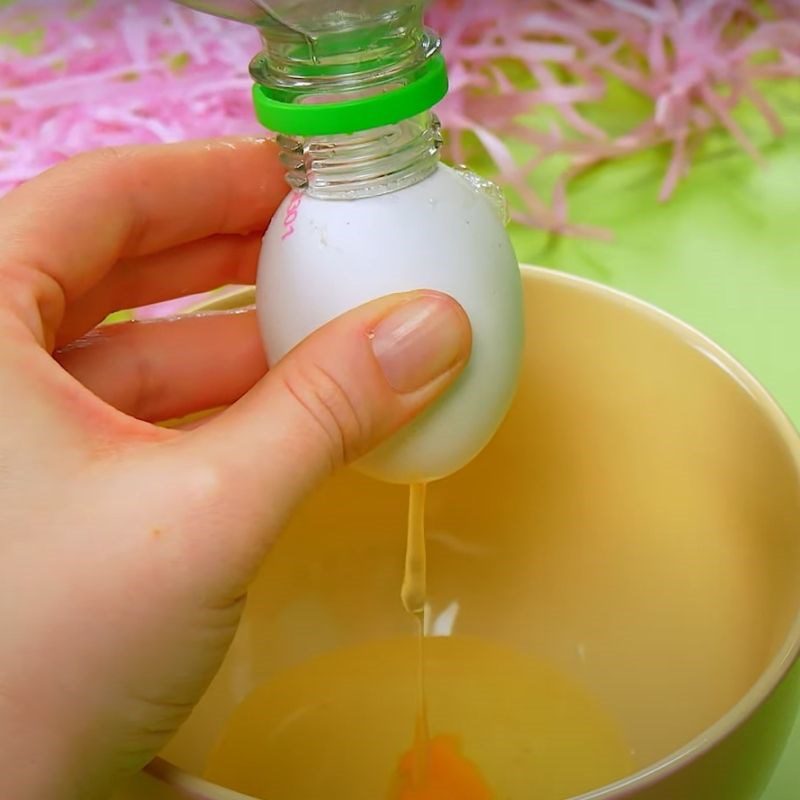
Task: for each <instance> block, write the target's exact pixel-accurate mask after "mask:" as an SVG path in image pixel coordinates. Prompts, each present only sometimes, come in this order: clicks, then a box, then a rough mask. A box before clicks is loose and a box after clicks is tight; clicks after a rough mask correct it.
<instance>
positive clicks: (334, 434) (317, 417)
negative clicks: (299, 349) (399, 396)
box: [283, 363, 370, 468]
mask: <svg viewBox="0 0 800 800" xmlns="http://www.w3.org/2000/svg"><path fill="white" fill-rule="evenodd" d="M283 380H284V385H285V386H286V388H287V390H288V391H289V393H290V394H291V395H292V396H293V397H294V399H295V400H296V401H297V402H298V403H299V404H300V405H301V406H302V407H303V409H304V410H305V412H306V413H307V414H308V417H309V419H310V420H311V421H312V422H313V424H314V425H315V426H316V427H317V428H318V429H319V430H320V431H321V433H322V434H323V435H324V436H325V438H326V440H327V442H328V445H329V452H330V455H331V466H332V467H334V468H335V467H337V466H339V465H341V464H342V463H347V462H350V461H352V460H353V459H355V458H357V457H358V456H359V455H361V452H362V448H363V445H364V442H365V441H366V440H367V439H368V436H369V428H370V425H369V415H368V414H366V413H365V412H364V410H363V409H361V408H359V406H358V405H357V403H356V402H355V401H354V400H353V398H352V397H351V395H350V393H349V392H348V391H347V390H346V389H345V387H344V386H343V385H342V383H341V381H339V380H338V379H337V378H336V377H335V376H334V375H333V374H331V372H330V371H329V370H327V369H325V368H324V367H322V366H321V365H319V364H314V363H312V364H305V365H303V366H302V367H295V368H293V369H290V370H287V372H286V374H285V375H284V378H283Z"/></svg>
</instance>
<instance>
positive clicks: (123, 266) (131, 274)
mask: <svg viewBox="0 0 800 800" xmlns="http://www.w3.org/2000/svg"><path fill="white" fill-rule="evenodd" d="M260 249H261V234H260V233H255V234H250V235H237V234H229V235H219V236H212V237H210V238H208V239H202V240H200V241H198V242H189V243H188V244H183V245H178V246H177V247H173V248H170V249H169V250H164V251H162V252H160V253H155V254H153V255H150V256H142V257H140V258H136V259H132V260H130V261H123V262H122V263H120V264H118V265H117V266H116V267H114V269H112V270H111V272H109V273H108V275H106V277H105V278H104V279H103V280H102V281H101V282H100V283H99V284H98V285H97V286H95V287H94V288H92V289H90V290H89V291H88V292H87V293H86V294H85V295H84V296H83V297H81V298H79V299H78V300H77V301H76V302H75V303H73V304H72V305H71V306H70V307H69V308H68V309H67V311H66V314H65V316H64V321H63V322H62V324H61V327H60V328H59V329H58V333H57V335H56V347H63V346H64V345H66V344H68V343H69V342H71V341H72V340H73V339H76V338H78V337H79V336H82V335H83V334H84V333H86V332H87V331H89V330H91V329H92V328H94V327H95V326H96V325H98V324H99V323H100V322H102V321H103V320H104V319H105V318H106V317H107V316H108V315H109V314H110V313H112V312H114V311H119V310H121V309H126V308H138V307H139V306H145V305H150V304H151V303H160V302H161V301H163V300H171V299H173V298H175V297H186V296H188V295H192V294H197V293H200V292H205V291H210V290H211V289H217V288H219V287H220V286H223V285H226V284H251V283H254V282H255V277H256V269H257V266H258V254H259V251H260Z"/></svg>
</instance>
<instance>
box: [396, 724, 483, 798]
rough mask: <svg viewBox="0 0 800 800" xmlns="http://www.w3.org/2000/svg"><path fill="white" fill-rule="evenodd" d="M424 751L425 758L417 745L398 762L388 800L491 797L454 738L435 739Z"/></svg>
mask: <svg viewBox="0 0 800 800" xmlns="http://www.w3.org/2000/svg"><path fill="white" fill-rule="evenodd" d="M424 747H425V748H426V752H425V753H424V754H421V753H420V752H419V745H417V746H415V747H414V748H413V749H411V750H410V751H409V752H407V753H406V754H405V755H404V756H403V757H402V758H401V759H400V763H399V765H398V768H397V774H396V777H395V784H394V787H393V791H392V793H391V795H390V800H491V797H492V793H491V792H490V791H489V788H488V786H487V785H486V783H485V781H484V780H483V777H482V776H481V774H480V772H479V771H478V768H477V767H476V766H475V764H473V763H472V762H471V761H470V760H469V759H468V758H466V757H465V756H464V755H463V754H462V753H461V747H460V745H459V742H458V739H456V737H454V736H445V735H442V736H435V737H433V738H432V739H430V741H428V742H427V744H426V745H424ZM423 759H424V762H425V763H424V768H423V769H420V767H419V764H420V760H423Z"/></svg>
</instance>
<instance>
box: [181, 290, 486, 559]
mask: <svg viewBox="0 0 800 800" xmlns="http://www.w3.org/2000/svg"><path fill="white" fill-rule="evenodd" d="M470 348H471V329H470V324H469V320H468V318H467V316H466V314H465V312H464V311H463V309H462V308H461V306H460V305H458V303H456V302H455V301H454V300H453V299H451V298H449V297H448V296H446V295H442V294H438V293H435V292H430V291H420V292H411V293H407V294H399V295H392V296H389V297H385V298H382V299H380V300H376V301H374V302H372V303H368V304H367V305H364V306H361V307H359V308H357V309H355V310H353V311H350V312H348V313H347V314H345V315H343V316H341V317H339V318H337V319H335V320H334V321H332V322H330V323H329V324H327V325H326V326H324V327H323V328H321V329H320V330H318V331H317V332H315V333H314V334H312V335H311V336H310V337H309V338H308V339H306V340H305V341H303V342H302V343H301V344H300V345H298V346H297V347H296V348H295V349H294V350H293V351H291V352H290V353H289V354H288V355H287V356H286V357H285V358H283V359H282V360H281V361H280V362H279V363H278V364H277V365H276V366H275V367H274V368H273V369H272V370H271V371H270V372H269V374H268V375H266V376H265V378H263V379H262V381H261V382H260V383H259V384H257V385H256V387H255V388H254V389H252V390H251V391H250V392H249V393H248V394H247V395H245V397H243V398H242V399H241V400H240V401H239V402H238V403H237V404H236V405H234V406H233V407H231V408H230V409H228V410H227V411H226V412H224V413H223V414H222V415H220V416H219V417H218V418H217V419H215V420H213V421H212V422H210V423H208V424H207V425H205V426H203V427H202V428H200V429H198V430H196V431H193V432H192V433H191V434H189V436H188V437H187V439H186V440H185V443H186V446H187V447H188V448H189V449H190V451H191V456H192V461H193V462H194V463H195V464H197V463H198V462H199V463H202V464H206V465H210V466H211V468H212V469H213V471H214V473H215V475H216V476H217V480H216V482H217V483H218V484H219V485H220V487H221V488H224V489H225V498H226V501H225V505H226V506H228V507H229V508H230V509H231V513H233V514H234V515H235V517H236V518H238V519H241V516H242V514H244V515H246V516H247V517H249V518H250V519H251V520H253V521H257V522H258V529H259V530H260V531H269V530H275V529H277V528H279V527H280V525H281V524H282V522H283V521H284V520H285V518H286V516H287V515H288V514H290V513H291V511H292V510H293V509H294V507H295V506H296V504H297V503H298V502H299V501H300V500H301V499H302V498H303V497H304V496H305V495H306V494H307V493H308V492H309V491H310V490H311V489H312V488H313V486H314V485H315V484H316V483H317V482H318V481H319V480H320V479H321V478H323V477H324V476H325V475H327V474H329V473H330V472H331V471H332V470H334V469H335V468H336V467H338V466H339V465H341V464H343V463H348V462H351V461H353V460H355V459H357V458H359V457H360V456H362V455H364V454H365V453H367V452H368V451H369V450H371V449H372V448H374V447H375V446H376V445H378V444H379V443H380V442H382V441H383V440H384V439H386V438H387V437H388V436H390V435H391V434H392V433H394V432H395V431H396V430H398V429H399V428H400V427H402V426H403V425H404V424H406V423H408V422H409V421H410V420H411V419H412V418H413V417H414V416H416V415H417V414H418V413H419V412H420V411H422V410H423V409H424V408H425V407H427V406H428V405H429V404H430V403H431V402H432V401H434V400H435V399H436V398H437V397H438V396H440V395H441V394H442V392H444V391H445V390H446V389H447V387H448V386H449V385H450V384H451V383H452V382H453V380H454V379H455V378H456V377H457V376H458V374H459V373H460V372H461V370H462V369H463V367H464V365H465V364H466V362H467V360H468V358H469V353H470ZM215 516H216V515H215ZM244 527H245V528H249V527H250V526H247V525H245V526H244ZM246 535H261V536H263V535H264V534H263V533H258V534H246ZM250 544H251V545H252V544H253V543H250ZM267 544H268V543H267ZM248 549H249V548H248Z"/></svg>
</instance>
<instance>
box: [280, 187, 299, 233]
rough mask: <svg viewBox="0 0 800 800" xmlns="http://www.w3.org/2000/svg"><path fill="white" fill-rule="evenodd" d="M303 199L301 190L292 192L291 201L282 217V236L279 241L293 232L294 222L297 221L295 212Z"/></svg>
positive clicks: (296, 212)
mask: <svg viewBox="0 0 800 800" xmlns="http://www.w3.org/2000/svg"><path fill="white" fill-rule="evenodd" d="M302 200H303V194H302V192H294V194H293V195H292V202H291V203H289V205H288V207H287V209H286V216H285V217H284V218H283V236H281V241H283V240H284V239H288V238H289V237H290V236H291V235H292V234H293V233H294V224H295V222H297V214H298V212H299V211H300V203H301V202H302Z"/></svg>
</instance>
